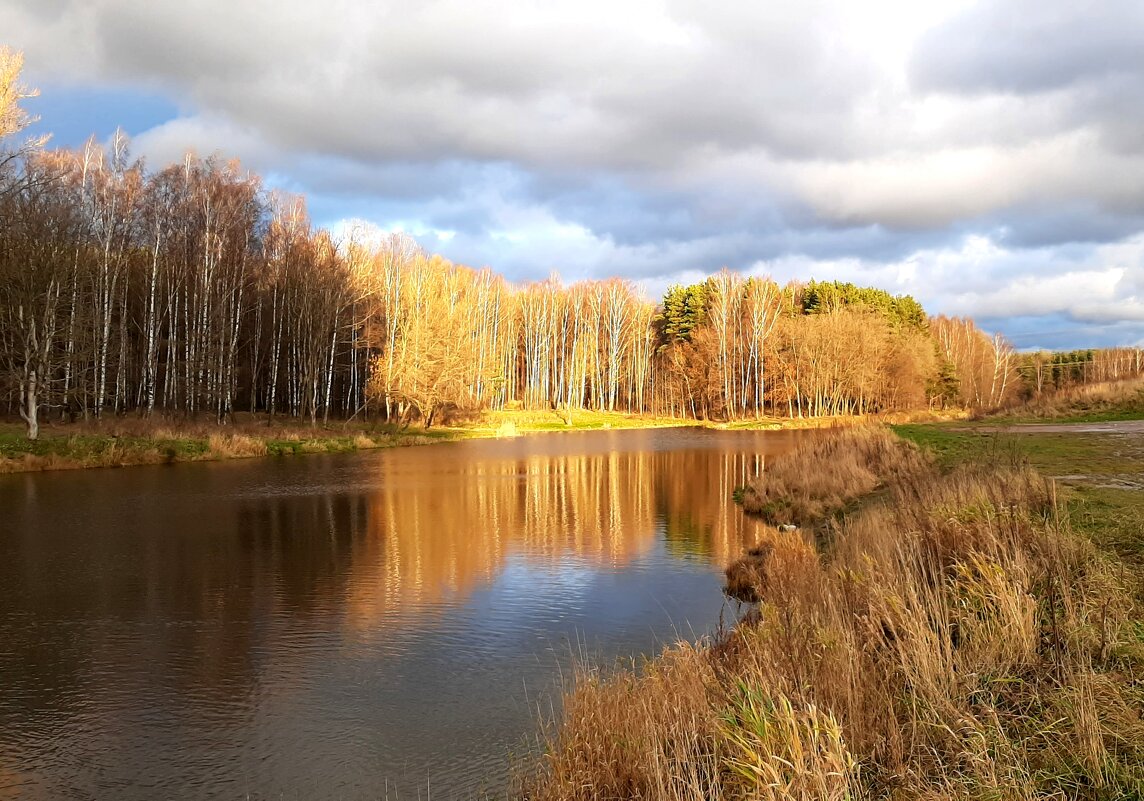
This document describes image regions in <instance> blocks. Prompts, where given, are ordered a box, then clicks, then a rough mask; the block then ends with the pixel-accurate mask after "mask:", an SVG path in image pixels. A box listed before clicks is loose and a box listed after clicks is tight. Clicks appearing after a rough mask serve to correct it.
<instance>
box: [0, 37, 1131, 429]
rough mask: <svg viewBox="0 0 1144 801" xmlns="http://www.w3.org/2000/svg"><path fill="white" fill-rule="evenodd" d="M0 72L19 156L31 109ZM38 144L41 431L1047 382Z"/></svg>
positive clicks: (26, 222)
mask: <svg viewBox="0 0 1144 801" xmlns="http://www.w3.org/2000/svg"><path fill="white" fill-rule="evenodd" d="M0 56H3V57H0V123H2V124H3V125H4V126H5V127H3V128H0V138H3V137H5V136H7V137H8V141H11V139H12V136H11V135H14V134H18V133H19V131H20V130H21V129H22V128H23V127H24V126H26V125H27V123H28V121H29V120H28V118H27V116H26V115H22V112H20V110H19V105H18V103H17V101H18V100H20V99H22V98H23V97H27V96H29V94H30V92H28V91H27V90H24V89H22V88H21V87H20V86H19V84H18V76H19V63H18V57H16V56H13V54H11V53H7V54H6V55H5V54H0ZM13 64H14V67H13ZM42 145H43V141H42V140H30V141H26V142H24V143H21V144H20V145H19V146H17V147H8V148H7V149H5V150H4V151H3V153H4V154H5V155H3V156H0V219H2V221H3V225H2V226H0V392H2V393H3V397H4V399H5V402H6V404H7V408H8V412H9V414H10V415H12V414H13V412H15V413H16V414H18V415H19V416H20V417H21V418H22V419H23V420H24V421H25V423H26V425H27V430H28V434H29V436H31V437H35V436H36V435H37V432H38V428H39V422H40V420H41V418H43V417H44V416H45V415H51V416H54V417H57V418H60V419H67V420H74V419H100V418H102V417H104V416H106V415H122V414H138V415H141V416H150V415H153V414H156V413H163V414H167V415H172V414H174V415H183V416H187V417H198V416H206V415H210V416H213V417H214V418H215V419H217V420H218V421H219V422H225V421H227V420H229V419H232V418H233V416H234V415H235V414H236V413H239V412H259V413H265V414H267V415H270V416H271V417H273V416H275V415H286V416H290V417H297V418H305V419H309V420H310V421H312V422H315V423H316V422H317V421H318V420H319V419H321V420H328V419H329V418H331V417H336V418H350V417H355V416H359V415H366V416H368V415H373V416H380V417H381V418H383V419H385V420H389V421H393V422H400V423H407V422H409V421H411V420H414V419H418V420H420V421H421V422H422V423H423V424H425V425H427V426H428V425H432V424H433V423H434V422H436V421H437V420H439V419H440V417H441V416H442V415H443V414H457V413H470V412H476V411H479V410H482V409H489V408H498V409H499V408H506V407H512V406H520V407H523V408H529V409H552V410H556V411H558V412H559V413H560V414H562V415H564V416H565V418H566V419H567V420H569V422H570V421H571V419H572V415H573V414H574V412H575V411H576V410H582V409H593V410H601V411H605V410H606V411H624V412H634V413H651V414H656V415H663V416H675V417H690V418H695V419H720V420H731V419H741V418H757V417H761V416H763V415H782V416H791V417H807V416H809V417H814V416H821V415H841V414H868V413H874V412H884V411H893V410H908V409H920V408H927V407H935V406H968V407H974V408H991V407H996V406H1000V405H1003V404H1004V403H1005V402H1007V401H1008V400H1009V399H1011V398H1013V397H1015V395H1016V394H1018V393H1020V392H1021V391H1022V387H1025V386H1027V384H1028V376H1029V375H1034V377H1036V376H1041V377H1040V378H1036V380H1037V381H1039V382H1040V383H1039V384H1038V387H1043V385H1044V379H1043V375H1042V373H1044V371H1043V370H1041V371H1040V372H1036V371H1034V372H1033V373H1030V371H1029V370H1028V369H1026V368H1027V367H1028V362H1027V359H1025V358H1024V357H1021V356H1019V355H1018V354H1016V353H1015V351H1014V350H1013V348H1012V347H1011V346H1010V345H1009V344H1008V343H1007V342H1006V341H1005V340H1004V339H1003V338H1001V337H999V336H990V335H987V334H986V333H984V332H982V331H980V330H979V329H977V328H976V326H975V325H974V324H973V322H972V321H970V320H967V319H956V318H954V319H946V318H942V317H937V318H929V317H928V316H927V315H926V313H925V311H924V310H923V309H922V307H921V306H920V305H919V304H918V303H917V302H916V301H915V300H914V299H913V298H910V297H909V296H894V295H892V294H890V293H888V292H885V291H883V290H879V289H872V288H861V287H856V286H854V285H852V284H847V283H841V282H815V281H810V282H808V283H800V282H792V283H789V284H787V285H785V286H780V285H778V284H776V283H775V282H774V281H772V280H769V279H767V278H761V277H754V276H751V277H745V276H741V275H738V274H736V273H734V272H730V271H728V270H723V271H721V272H719V273H717V274H716V275H714V276H712V277H710V278H708V279H707V280H705V281H703V282H700V283H697V284H694V285H692V286H679V287H672V288H671V289H670V290H669V291H668V292H667V294H666V295H665V296H664V298H663V299H662V302H661V303H659V304H653V303H651V302H648V301H647V300H645V299H643V298H642V297H641V296H640V294H639V292H638V291H637V289H636V287H635V286H634V285H633V284H632V283H631V282H629V281H626V280H623V279H619V278H613V279H608V280H604V281H584V282H578V283H575V284H572V285H570V286H566V285H564V284H563V283H561V282H560V280H559V279H558V278H556V277H553V278H550V279H548V280H546V281H540V282H535V283H529V284H526V285H523V286H515V285H512V284H510V283H508V282H507V281H506V280H505V279H504V278H503V277H501V276H499V275H497V274H495V273H493V272H492V271H490V270H488V269H480V270H474V269H470V268H468V267H464V266H462V265H458V264H454V263H452V262H450V261H448V260H447V259H444V258H442V257H440V256H435V255H431V254H428V253H426V252H424V251H423V250H422V249H421V248H419V247H418V246H417V245H416V243H415V242H413V241H412V240H411V239H409V238H408V237H405V236H402V235H390V236H387V237H384V238H382V239H380V240H376V239H374V240H370V239H368V238H367V237H365V236H361V235H357V234H355V233H353V232H351V233H350V234H348V235H347V236H345V237H343V238H342V239H340V240H336V239H335V238H334V237H333V236H332V235H331V233H330V232H329V231H327V230H324V229H320V228H315V227H314V226H313V225H312V223H311V221H310V219H309V217H308V215H307V212H306V208H305V204H304V201H303V200H302V199H301V198H297V197H291V196H288V195H285V194H282V193H278V192H272V191H267V190H266V189H265V187H264V186H263V185H262V182H261V180H260V179H259V177H258V176H257V175H254V174H253V173H251V172H249V171H247V170H245V169H243V168H242V167H241V165H240V164H238V163H237V162H234V161H224V160H221V159H218V158H207V159H202V158H198V157H195V156H193V155H188V156H187V157H186V158H185V159H184V160H183V161H182V162H181V163H178V164H172V165H167V166H164V167H162V168H160V169H154V170H153V169H149V168H148V167H147V166H146V165H145V164H143V163H142V162H141V161H139V160H133V159H132V158H131V156H130V149H129V142H128V141H127V138H126V137H125V136H124V135H123V134H122V133H117V134H116V135H115V136H114V137H113V138H112V139H111V141H110V142H108V143H106V144H100V143H97V142H94V141H91V142H89V143H88V144H87V145H86V146H85V147H83V148H81V149H78V150H66V149H65V150H54V151H49V150H45V149H43V147H42ZM1087 353H1089V354H1090V356H1088V357H1086V358H1087V359H1088V362H1091V364H1092V365H1093V367H1092V368H1091V369H1090V373H1091V374H1092V375H1093V376H1096V375H1097V374H1099V375H1105V374H1109V370H1114V371H1115V370H1119V371H1121V372H1122V373H1123V372H1124V371H1134V374H1138V373H1139V372H1140V359H1139V352H1138V351H1135V350H1131V349H1121V350H1118V351H1114V352H1113V351H1109V352H1107V353H1106V352H1096V351H1092V352H1087ZM1125 354H1129V355H1125ZM1131 354H1134V356H1133V355H1131ZM1065 361H1076V360H1075V359H1071V360H1065ZM1038 364H1040V363H1039V362H1038ZM1106 364H1109V365H1115V367H1107V368H1106V367H1104V366H1101V367H1097V366H1096V365H1106ZM1038 369H1040V368H1038ZM1056 369H1057V368H1051V369H1050V372H1049V375H1051V380H1053V381H1061V380H1067V379H1066V378H1064V377H1063V376H1064V375H1065V374H1064V373H1061V372H1054V371H1055V370H1056ZM1061 369H1064V367H1063V365H1062V366H1061ZM1069 375H1072V374H1069ZM1086 375H1087V374H1086Z"/></svg>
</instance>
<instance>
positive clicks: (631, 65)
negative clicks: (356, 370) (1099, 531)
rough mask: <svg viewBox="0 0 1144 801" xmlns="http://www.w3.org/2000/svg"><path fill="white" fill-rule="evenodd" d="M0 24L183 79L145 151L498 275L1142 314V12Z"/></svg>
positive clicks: (992, 0)
mask: <svg viewBox="0 0 1144 801" xmlns="http://www.w3.org/2000/svg"><path fill="white" fill-rule="evenodd" d="M0 17H2V18H3V19H5V27H6V32H5V33H6V38H8V39H9V40H10V41H11V42H12V44H14V45H15V46H17V47H21V48H23V49H25V50H26V51H27V61H28V67H29V70H30V71H31V72H32V73H33V74H38V75H45V76H50V77H51V78H52V79H54V80H56V81H63V82H68V81H70V82H73V83H78V84H98V83H106V82H113V83H115V84H117V85H135V86H139V87H145V88H148V89H151V90H153V91H161V92H163V93H165V94H166V95H167V96H169V97H171V98H172V99H174V100H175V101H176V103H177V105H178V106H179V107H180V108H181V109H184V110H185V113H184V115H183V116H181V117H180V118H178V119H175V120H171V121H168V122H166V123H164V124H162V125H159V126H157V127H156V128H154V129H152V130H150V131H148V132H146V133H144V134H143V135H141V136H140V137H139V138H138V140H137V142H136V151H137V152H139V153H143V154H146V155H147V157H148V158H149V160H151V162H152V163H157V162H162V161H165V160H170V159H176V158H178V157H179V156H180V155H181V153H182V152H183V151H184V150H185V149H187V148H193V149H195V150H197V151H198V152H199V153H203V154H206V153H210V152H213V151H216V150H218V151H221V152H223V153H225V154H228V155H236V156H239V157H240V158H241V159H242V160H243V161H244V163H246V164H247V165H248V166H250V167H252V168H254V169H257V170H258V171H260V172H261V173H263V174H264V175H266V176H268V180H270V181H271V182H272V183H275V184H277V185H283V186H286V187H288V188H290V189H292V190H295V191H304V192H307V193H308V194H310V195H311V196H312V199H313V202H312V204H311V205H312V207H314V208H317V209H321V210H322V211H321V212H320V213H321V214H322V215H324V216H323V217H322V218H321V220H320V221H322V222H334V221H337V220H340V219H343V218H346V217H349V216H352V215H357V216H368V217H370V218H371V219H372V220H373V221H374V223H376V224H377V225H379V226H380V227H382V228H384V229H393V228H395V227H397V226H401V227H402V229H403V230H406V231H410V232H415V233H417V234H418V235H419V236H421V237H422V239H423V240H424V242H425V244H426V246H427V247H439V248H441V249H443V250H444V251H445V252H446V253H447V254H449V255H451V256H454V257H456V258H458V259H461V260H465V261H470V262H473V263H477V264H485V263H487V264H489V265H491V266H494V267H496V268H498V269H504V270H505V271H506V272H507V273H509V275H510V276H512V277H514V278H525V277H533V278H540V277H544V276H545V275H547V274H548V272H549V271H550V270H552V269H554V268H555V269H559V270H561V271H562V272H563V273H565V274H566V276H567V277H569V278H577V277H589V276H598V275H605V274H612V273H620V274H625V275H628V276H631V277H632V278H634V279H638V280H641V281H644V282H645V283H646V285H647V286H648V287H649V291H654V290H655V289H657V288H661V287H662V286H663V285H666V284H667V283H668V282H670V281H671V280H672V279H673V277H681V278H686V277H687V276H694V275H697V274H698V273H699V271H701V270H711V269H716V268H718V267H719V266H722V265H723V264H728V265H729V266H732V267H740V268H747V267H751V266H752V265H754V267H753V268H752V269H765V270H769V271H772V272H774V273H776V275H780V276H782V277H801V278H806V277H809V276H810V275H815V276H816V277H842V278H846V279H847V280H854V281H856V282H860V283H867V284H869V283H875V284H880V285H883V286H886V287H887V288H890V289H895V290H899V291H909V292H912V293H914V294H916V295H918V296H919V298H920V299H922V300H923V301H924V302H926V304H927V306H929V307H931V308H934V309H935V310H938V311H942V310H946V311H951V312H956V313H969V314H979V315H985V316H997V317H1005V316H1016V315H1022V314H1025V315H1050V314H1055V315H1058V316H1059V315H1071V316H1072V317H1074V318H1076V319H1085V320H1115V319H1123V320H1135V319H1138V317H1137V315H1138V311H1137V305H1138V301H1137V300H1136V298H1137V297H1139V296H1140V294H1141V293H1140V292H1139V289H1140V286H1141V277H1140V275H1141V273H1140V254H1139V242H1140V232H1141V231H1142V230H1144V133H1141V131H1144V112H1142V111H1141V109H1144V47H1140V46H1139V43H1140V42H1141V41H1142V40H1144V14H1142V13H1141V11H1140V6H1139V3H1138V2H1134V1H1133V0H1097V2H1096V3H1095V5H1093V4H1088V5H1084V4H1081V5H1078V4H1075V3H1071V2H1067V0H980V1H979V2H970V0H946V1H945V2H940V3H917V2H910V0H872V2H869V3H864V4H855V3H851V2H847V0H809V1H808V2H807V1H804V2H793V0H792V1H791V2H773V3H738V4H711V3H705V2H699V0H631V2H624V3H615V2H611V0H555V1H553V0H524V2H513V3H508V2H493V1H492V0H467V1H466V2H462V0H427V1H426V2H423V3H403V2H397V0H390V1H389V2H369V1H368V0H335V1H334V2H331V3H325V4H317V3H310V2H301V0H298V1H296V2H275V1H274V0H249V1H247V2H234V0H199V2H194V3H166V2H162V3H160V2H153V0H0ZM1117 242H1122V244H1116V243H1117ZM1117 270H1119V271H1120V272H1117ZM1126 288H1127V289H1131V292H1130V293H1129V294H1127V295H1125V292H1126ZM1081 299H1084V303H1087V305H1081V304H1082V300H1081Z"/></svg>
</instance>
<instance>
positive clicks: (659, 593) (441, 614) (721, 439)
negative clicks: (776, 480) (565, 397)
mask: <svg viewBox="0 0 1144 801" xmlns="http://www.w3.org/2000/svg"><path fill="white" fill-rule="evenodd" d="M798 436H799V435H798V434H795V433H791V432H733V431H710V430H701V429H655V430H645V431H597V432H583V433H559V434H545V435H533V436H525V437H520V438H516V439H510V440H473V441H466V442H455V443H445V444H438V445H431V446H425V447H416V448H402V449H392V450H383V451H370V452H363V453H357V454H346V455H339V456H308V457H288V458H279V459H255V460H245V461H232V462H216V463H198V464H181V465H168V466H154V467H134V468H125V469H120V470H89V471H76V472H61V473H43V474H24V475H15V476H0V798H4V799H9V798H13V799H15V798H18V799H56V798H99V799H105V798H106V799H120V798H122V799H148V800H150V799H158V798H188V799H191V798H193V799H200V798H233V799H246V798H273V799H312V798H338V799H358V798H371V799H376V798H393V799H398V798H400V799H417V798H429V797H431V798H437V799H449V798H471V797H475V796H479V795H480V794H482V793H484V792H489V793H494V794H495V793H498V792H503V789H504V787H505V782H506V780H507V776H508V770H509V764H510V760H509V757H510V754H521V753H524V752H525V751H527V749H529V748H530V747H534V746H535V737H536V732H537V731H538V729H539V723H538V721H539V720H540V718H541V717H542V715H544V714H550V712H551V710H552V708H553V703H554V692H555V691H556V690H557V689H558V687H559V686H560V681H561V680H562V679H561V677H564V678H565V679H566V678H567V676H568V672H569V666H570V664H571V662H572V659H573V655H581V656H582V655H587V656H590V657H591V658H592V659H594V660H596V661H598V662H600V663H602V664H605V665H608V664H612V663H614V662H615V661H616V660H620V659H631V658H633V657H638V656H639V655H652V654H654V653H655V652H656V651H657V650H658V649H660V648H662V647H663V646H664V645H665V644H668V643H670V642H672V641H674V640H676V639H677V638H680V637H685V638H689V639H694V638H696V637H699V636H702V635H703V634H704V633H707V632H710V631H712V630H713V629H714V628H715V627H716V626H717V625H718V624H719V621H720V619H721V617H723V618H725V619H726V620H727V621H729V622H730V621H733V620H734V617H735V614H736V608H735V605H734V604H733V603H731V602H725V601H724V598H723V596H722V593H721V591H720V586H721V579H722V569H723V567H724V566H725V565H726V564H727V563H728V562H730V561H731V560H733V559H734V558H735V557H737V556H738V555H739V554H740V553H741V552H742V551H743V549H744V547H746V546H747V545H749V544H750V543H751V542H753V541H754V538H755V533H756V526H757V525H758V524H757V523H755V522H754V521H751V520H749V519H747V518H745V517H744V516H743V514H742V513H741V512H740V511H739V509H738V507H737V506H736V505H735V504H734V503H733V501H732V499H731V494H732V491H733V489H734V488H735V487H736V486H739V485H741V484H743V483H745V482H746V480H747V479H748V478H750V477H751V476H753V475H755V474H757V473H758V472H759V470H760V469H762V467H763V465H764V464H765V461H766V459H767V458H768V457H769V456H773V455H775V454H779V453H782V452H784V451H787V450H789V449H790V448H791V447H792V446H793V443H794V442H795V440H796V438H797V437H798ZM530 744H531V745H530Z"/></svg>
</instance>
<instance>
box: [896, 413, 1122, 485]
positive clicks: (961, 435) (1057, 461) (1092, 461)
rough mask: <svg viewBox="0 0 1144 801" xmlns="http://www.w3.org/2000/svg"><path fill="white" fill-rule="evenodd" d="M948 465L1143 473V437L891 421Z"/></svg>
mask: <svg viewBox="0 0 1144 801" xmlns="http://www.w3.org/2000/svg"><path fill="white" fill-rule="evenodd" d="M892 428H893V430H894V431H895V433H897V434H898V435H899V436H902V437H905V438H906V439H908V440H911V441H913V442H915V443H917V444H918V445H920V446H921V447H922V448H924V449H926V450H929V451H930V452H932V453H933V454H934V455H935V456H936V457H937V459H938V461H939V462H940V463H942V464H943V465H945V466H947V467H949V466H952V465H954V464H957V463H958V462H964V461H984V462H1003V461H1009V462H1013V461H1017V462H1027V463H1028V464H1030V465H1031V466H1033V467H1035V468H1036V469H1038V470H1040V471H1041V472H1043V473H1045V474H1046V475H1050V476H1085V477H1100V476H1104V477H1108V476H1118V475H1124V474H1132V473H1144V442H1142V441H1141V439H1142V438H1141V437H1139V436H1134V435H1124V434H1110V433H1093V432H1080V431H1061V432H1060V433H1056V432H1030V433H1020V432H1010V431H1004V430H1000V429H991V428H988V427H979V426H973V427H967V426H965V425H949V424H942V425H900V426H892Z"/></svg>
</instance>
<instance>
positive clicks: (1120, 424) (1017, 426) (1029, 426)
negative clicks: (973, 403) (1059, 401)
mask: <svg viewBox="0 0 1144 801" xmlns="http://www.w3.org/2000/svg"><path fill="white" fill-rule="evenodd" d="M961 430H963V431H976V432H983V431H1000V432H1002V433H1004V434H1068V433H1072V434H1144V420H1114V421H1111V422H1107V423H1014V424H1013V425H1007V426H966V427H965V428H964V429H961Z"/></svg>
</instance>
